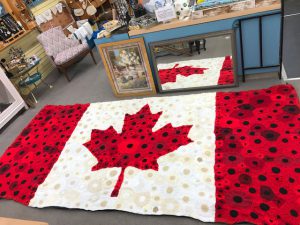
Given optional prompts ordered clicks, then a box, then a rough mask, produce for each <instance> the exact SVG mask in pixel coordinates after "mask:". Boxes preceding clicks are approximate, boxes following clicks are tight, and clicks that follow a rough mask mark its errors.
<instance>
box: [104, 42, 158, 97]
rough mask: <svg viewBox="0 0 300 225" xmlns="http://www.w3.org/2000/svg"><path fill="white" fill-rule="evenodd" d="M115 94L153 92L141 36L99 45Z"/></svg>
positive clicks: (144, 93) (128, 94)
mask: <svg viewBox="0 0 300 225" xmlns="http://www.w3.org/2000/svg"><path fill="white" fill-rule="evenodd" d="M99 51H100V54H101V58H102V61H103V63H104V66H105V69H106V72H107V75H108V78H109V80H110V84H111V86H112V88H113V91H114V94H115V95H116V96H119V97H121V96H133V95H150V94H155V93H156V91H155V85H154V81H153V77H152V72H151V68H150V65H149V61H148V57H147V53H146V48H145V44H144V40H143V38H135V39H130V40H124V41H119V42H112V43H106V44H100V45H99Z"/></svg>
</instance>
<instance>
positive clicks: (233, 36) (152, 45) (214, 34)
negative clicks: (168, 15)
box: [149, 30, 239, 93]
mask: <svg viewBox="0 0 300 225" xmlns="http://www.w3.org/2000/svg"><path fill="white" fill-rule="evenodd" d="M222 35H227V36H230V37H231V49H232V60H233V67H234V68H233V73H234V83H233V84H226V85H211V86H205V87H191V88H179V89H170V90H163V89H162V85H161V82H160V78H159V75H158V68H157V60H156V58H155V53H154V48H156V47H159V46H161V45H166V44H175V43H178V42H180V41H189V40H193V39H194V40H197V39H205V38H210V37H219V36H222ZM149 49H150V54H151V60H152V65H153V67H154V73H153V75H154V80H155V83H156V87H157V89H158V92H159V93H171V92H183V91H196V90H209V89H220V88H230V87H237V86H238V85H239V80H238V75H237V52H236V34H235V31H234V30H224V31H218V32H211V33H206V34H200V35H192V36H186V37H182V38H176V39H168V40H163V41H156V42H150V43H149Z"/></svg>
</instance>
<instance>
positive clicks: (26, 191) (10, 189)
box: [0, 104, 89, 205]
mask: <svg viewBox="0 0 300 225" xmlns="http://www.w3.org/2000/svg"><path fill="white" fill-rule="evenodd" d="M88 106H89V104H85V105H73V106H46V107H45V108H43V109H42V110H41V111H40V112H39V114H38V115H37V116H36V117H35V118H34V119H33V120H32V121H31V122H30V123H29V124H28V126H27V127H26V128H25V129H24V130H23V131H22V132H21V134H20V135H19V136H18V137H17V139H16V140H15V141H14V143H13V144H12V145H11V146H10V147H9V148H8V149H7V150H6V151H5V153H4V155H2V156H1V158H0V190H1V192H0V198H6V199H13V200H15V201H17V202H21V203H23V204H26V205H28V204H29V202H30V199H32V198H33V197H34V194H35V191H36V190H37V188H38V186H39V185H40V184H41V183H42V182H43V181H44V180H45V179H46V177H47V175H48V173H49V172H50V170H51V169H52V167H53V165H54V163H55V162H56V161H57V160H58V158H59V155H60V153H61V151H62V150H63V148H64V146H65V144H66V142H67V141H68V139H69V138H70V136H71V134H72V133H73V131H74V129H75V127H76V126H77V123H78V122H79V120H80V119H81V117H82V115H83V114H84V112H85V111H86V109H87V108H88Z"/></svg>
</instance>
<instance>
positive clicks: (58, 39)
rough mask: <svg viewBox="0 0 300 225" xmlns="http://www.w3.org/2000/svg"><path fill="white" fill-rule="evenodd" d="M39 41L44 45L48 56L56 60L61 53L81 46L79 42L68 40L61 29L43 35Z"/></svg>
mask: <svg viewBox="0 0 300 225" xmlns="http://www.w3.org/2000/svg"><path fill="white" fill-rule="evenodd" d="M37 39H38V41H39V42H40V43H41V44H42V45H43V47H44V49H45V51H46V54H47V55H48V56H52V57H54V58H56V56H57V55H58V54H59V53H61V52H63V51H65V50H68V49H70V48H73V47H77V46H78V45H80V43H79V41H77V40H72V39H69V38H67V37H66V35H65V34H64V32H63V29H62V28H61V27H54V28H51V29H49V30H47V31H45V32H43V33H41V34H40V35H39V36H38V37H37Z"/></svg>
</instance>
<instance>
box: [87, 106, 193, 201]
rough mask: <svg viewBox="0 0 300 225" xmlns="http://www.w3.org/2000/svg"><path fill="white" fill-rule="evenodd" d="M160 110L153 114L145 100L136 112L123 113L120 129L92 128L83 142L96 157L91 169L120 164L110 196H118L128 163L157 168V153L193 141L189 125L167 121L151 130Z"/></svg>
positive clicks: (165, 152) (159, 154)
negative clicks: (88, 139) (175, 124)
mask: <svg viewBox="0 0 300 225" xmlns="http://www.w3.org/2000/svg"><path fill="white" fill-rule="evenodd" d="M161 114H162V112H158V113H156V114H152V113H151V111H150V107H149V105H148V104H147V105H145V106H144V107H143V108H142V109H141V110H140V111H139V112H137V113H136V114H133V115H129V114H126V115H125V119H124V125H123V128H122V133H117V132H116V131H115V129H114V128H113V127H112V126H111V127H109V128H108V129H107V130H96V129H95V130H92V134H91V140H90V141H89V142H87V143H85V144H84V146H85V147H87V148H88V149H89V151H90V152H91V153H92V154H93V155H94V156H95V157H96V158H97V160H98V163H97V164H96V165H95V166H93V167H92V171H96V170H100V169H104V168H112V167H121V168H122V170H121V173H120V175H119V178H118V181H117V183H116V185H115V187H114V190H113V191H112V193H111V197H117V196H118V194H119V190H120V188H121V185H122V183H123V179H124V172H125V169H126V168H127V167H129V166H132V167H136V168H138V169H141V170H148V169H152V170H156V171H158V163H157V159H158V158H159V157H161V156H163V155H166V154H168V153H171V152H173V151H175V150H176V149H178V148H179V147H180V146H183V145H187V144H189V143H190V142H192V140H191V139H189V138H188V134H189V131H190V129H191V127H192V126H191V125H186V126H180V127H173V126H172V124H170V123H169V124H167V125H165V126H164V127H162V128H160V129H159V130H157V131H155V132H153V131H152V128H153V127H154V126H155V124H156V122H157V121H158V119H159V117H160V116H161Z"/></svg>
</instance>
